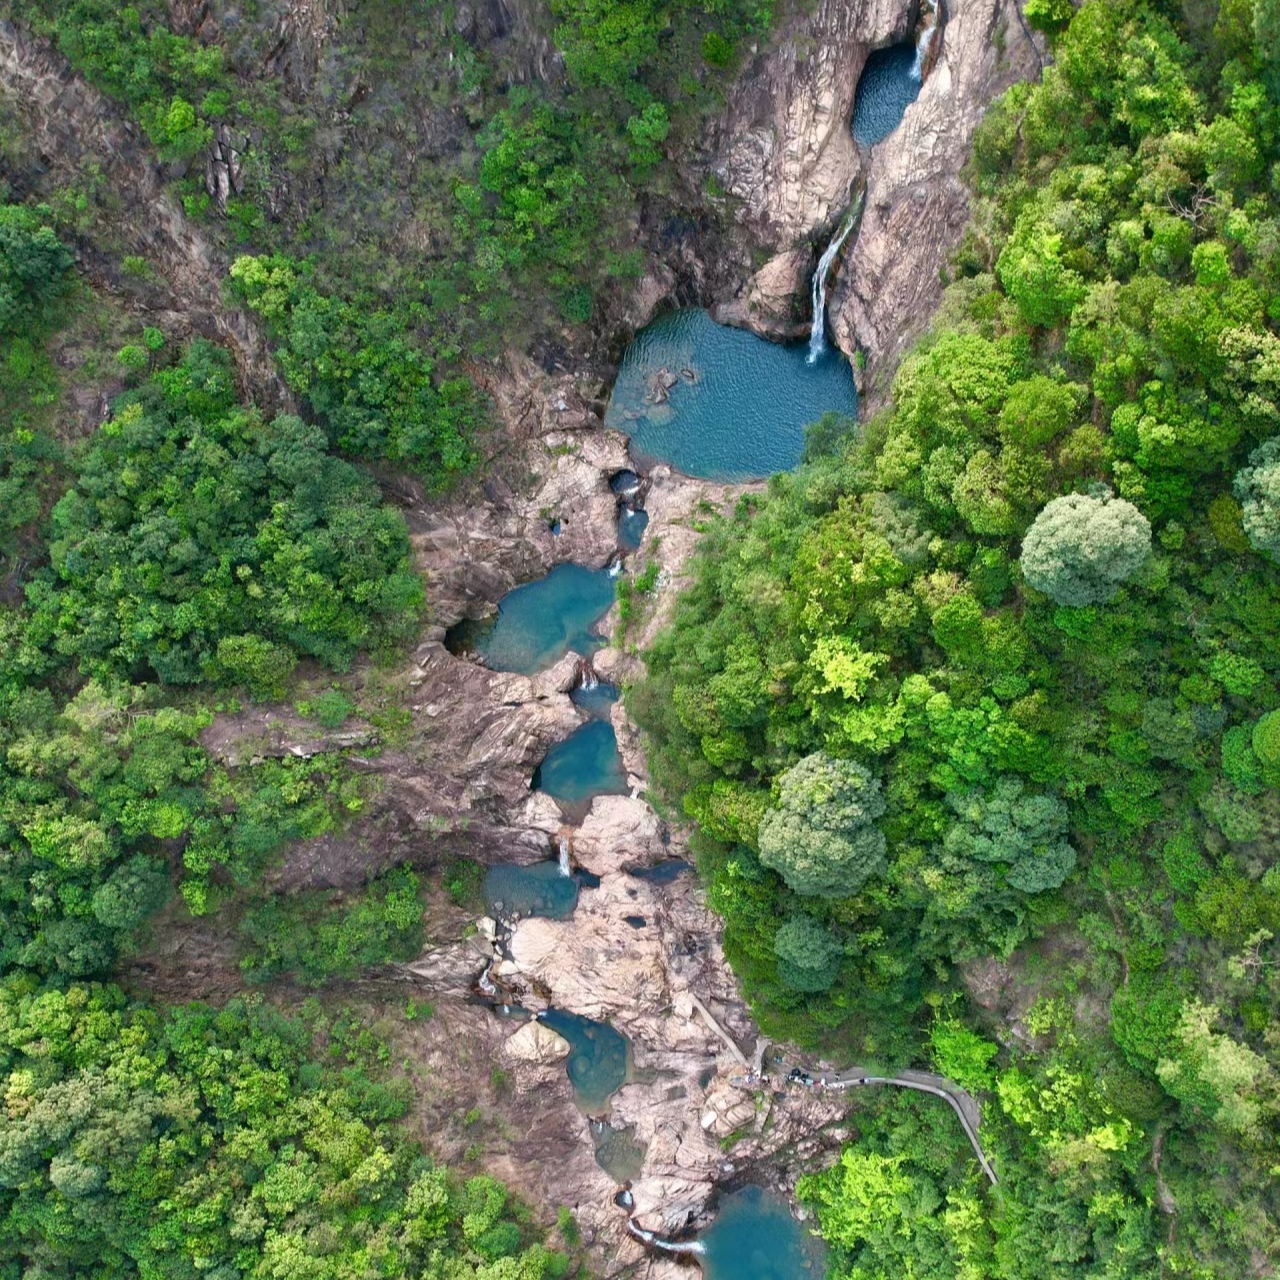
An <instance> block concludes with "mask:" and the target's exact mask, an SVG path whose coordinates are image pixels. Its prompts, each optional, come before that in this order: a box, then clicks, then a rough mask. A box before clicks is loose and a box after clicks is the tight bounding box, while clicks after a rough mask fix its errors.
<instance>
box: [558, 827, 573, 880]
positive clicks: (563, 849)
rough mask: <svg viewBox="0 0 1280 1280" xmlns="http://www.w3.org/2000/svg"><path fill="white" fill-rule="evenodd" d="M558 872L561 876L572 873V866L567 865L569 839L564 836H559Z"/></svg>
mask: <svg viewBox="0 0 1280 1280" xmlns="http://www.w3.org/2000/svg"><path fill="white" fill-rule="evenodd" d="M560 874H561V875H562V876H571V875H572V874H573V868H572V867H570V865H569V841H568V840H566V839H565V837H564V836H561V837H560Z"/></svg>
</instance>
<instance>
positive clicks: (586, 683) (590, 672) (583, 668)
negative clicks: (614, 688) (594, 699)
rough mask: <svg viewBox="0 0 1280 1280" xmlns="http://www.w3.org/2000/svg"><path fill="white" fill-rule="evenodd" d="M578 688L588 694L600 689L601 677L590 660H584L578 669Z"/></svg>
mask: <svg viewBox="0 0 1280 1280" xmlns="http://www.w3.org/2000/svg"><path fill="white" fill-rule="evenodd" d="M578 687H579V688H580V689H585V690H587V692H588V693H590V692H591V690H592V689H598V688H599V687H600V677H599V676H598V675H596V669H595V667H593V666H592V665H591V659H590V658H583V660H582V662H581V664H580V665H579V667H578Z"/></svg>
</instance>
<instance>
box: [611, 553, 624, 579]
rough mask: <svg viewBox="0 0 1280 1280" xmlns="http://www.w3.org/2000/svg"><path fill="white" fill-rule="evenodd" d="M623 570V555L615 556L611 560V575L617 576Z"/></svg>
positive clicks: (612, 576)
mask: <svg viewBox="0 0 1280 1280" xmlns="http://www.w3.org/2000/svg"><path fill="white" fill-rule="evenodd" d="M621 572H622V557H621V556H614V557H613V559H612V560H610V561H609V577H611V578H616V577H617V576H618V574H620V573H621Z"/></svg>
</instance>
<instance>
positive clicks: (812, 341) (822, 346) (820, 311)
mask: <svg viewBox="0 0 1280 1280" xmlns="http://www.w3.org/2000/svg"><path fill="white" fill-rule="evenodd" d="M857 220H858V210H857V206H856V205H855V206H854V208H852V209H850V210H849V214H848V216H847V217H846V218H845V220H844V221H843V222H842V223H841V224H840V226H839V228H838V229H837V231H836V234H835V236H834V237H833V238H832V240H831V243H830V244H829V245H827V248H826V251H825V252H824V253H823V255H822V257H821V258H819V259H818V269H817V270H816V271H815V272H814V273H813V327H812V328H811V329H810V330H809V363H810V364H815V363H816V362H817V359H818V357H819V356H820V355H821V354H822V353H823V352H824V351H825V350H826V349H827V275H828V274H829V273H830V271H831V264H832V263H833V262H834V261H835V260H836V254H838V253H839V252H840V246H841V245H842V244H844V242H845V240H846V239H847V238H848V235H849V232H850V231H852V230H853V224H854V223H855V222H856V221H857Z"/></svg>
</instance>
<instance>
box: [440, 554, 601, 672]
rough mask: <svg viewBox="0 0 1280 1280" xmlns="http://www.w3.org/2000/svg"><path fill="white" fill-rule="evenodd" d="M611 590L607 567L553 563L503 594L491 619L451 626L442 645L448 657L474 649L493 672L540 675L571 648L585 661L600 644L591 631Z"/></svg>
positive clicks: (597, 637)
mask: <svg viewBox="0 0 1280 1280" xmlns="http://www.w3.org/2000/svg"><path fill="white" fill-rule="evenodd" d="M613 587H614V579H613V578H612V577H610V575H609V571H608V570H607V569H584V568H583V567H582V565H580V564H562V565H557V566H556V567H555V568H554V569H552V570H551V572H550V573H549V574H547V575H546V577H545V578H539V579H537V581H535V582H529V583H526V584H525V585H524V586H522V587H516V589H515V590H514V591H509V592H507V594H506V595H505V596H503V597H502V599H501V600H500V601H499V602H498V612H497V616H496V617H493V618H486V619H485V620H484V621H482V622H462V623H459V624H458V625H457V626H456V627H452V628H451V629H450V630H449V632H448V633H447V634H446V636H445V644H446V645H447V646H448V648H449V649H450V651H451V652H453V653H464V652H469V651H471V650H474V651H475V652H476V653H478V654H479V655H480V657H481V658H482V659H483V660H484V664H485V666H487V667H492V668H493V669H494V670H495V671H517V672H519V673H520V674H522V675H527V676H528V675H533V674H534V673H535V672H538V671H545V670H546V669H547V668H548V667H552V666H554V665H555V664H556V663H557V662H558V661H559V660H560V659H561V658H562V657H563V656H564V655H565V654H566V653H568V652H569V651H570V650H573V652H574V653H580V654H582V655H583V657H586V656H588V655H589V654H592V653H594V652H595V651H596V650H597V649H599V648H600V646H601V645H603V644H604V640H603V639H601V637H600V636H597V635H595V634H593V633H592V631H591V627H592V625H593V624H594V623H596V622H599V621H600V619H601V618H603V617H604V615H605V614H606V613H608V611H609V606H610V605H611V604H612V603H613Z"/></svg>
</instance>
